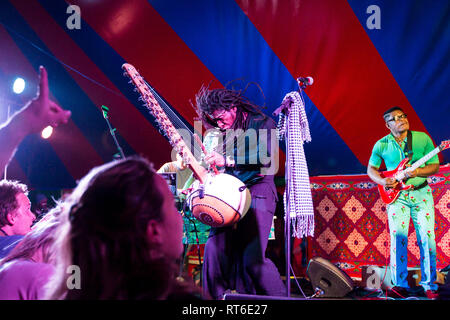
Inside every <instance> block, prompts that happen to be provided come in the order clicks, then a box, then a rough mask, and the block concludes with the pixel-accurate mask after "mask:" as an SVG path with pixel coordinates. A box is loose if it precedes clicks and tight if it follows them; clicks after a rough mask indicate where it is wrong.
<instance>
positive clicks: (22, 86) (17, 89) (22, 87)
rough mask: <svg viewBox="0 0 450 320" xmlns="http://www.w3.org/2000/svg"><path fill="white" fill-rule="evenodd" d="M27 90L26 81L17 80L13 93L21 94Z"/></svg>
mask: <svg viewBox="0 0 450 320" xmlns="http://www.w3.org/2000/svg"><path fill="white" fill-rule="evenodd" d="M23 90H25V80H23V79H22V78H16V80H14V84H13V91H14V93H16V94H21V93H22V92H23Z"/></svg>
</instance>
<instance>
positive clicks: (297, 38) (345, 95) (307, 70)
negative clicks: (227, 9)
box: [236, 0, 426, 165]
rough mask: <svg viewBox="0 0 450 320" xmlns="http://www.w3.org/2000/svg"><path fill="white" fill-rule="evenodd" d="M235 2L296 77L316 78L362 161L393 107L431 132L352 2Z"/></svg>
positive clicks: (322, 103)
mask: <svg viewBox="0 0 450 320" xmlns="http://www.w3.org/2000/svg"><path fill="white" fill-rule="evenodd" d="M236 1H237V3H238V4H239V6H240V7H241V8H242V10H243V11H244V12H245V13H246V15H247V16H248V17H249V19H250V20H251V21H252V23H253V24H254V25H255V26H256V28H257V29H258V30H259V32H260V33H261V34H262V36H263V37H264V38H265V40H266V41H267V43H268V44H269V45H270V47H271V48H272V50H273V51H274V52H275V54H276V55H277V56H278V57H279V58H280V60H281V61H282V62H283V64H284V65H285V66H286V68H287V69H288V70H289V72H290V73H291V75H292V76H293V77H299V76H312V77H313V78H314V79H315V83H314V85H313V86H311V87H310V88H308V89H307V94H308V96H309V97H310V98H311V100H312V101H313V102H314V104H315V106H316V107H317V108H318V109H319V110H320V112H321V113H322V114H323V115H324V116H325V117H326V118H327V120H328V121H329V122H330V124H331V125H332V126H333V128H334V129H335V130H336V131H337V133H338V134H339V135H340V136H341V138H342V139H343V140H344V142H345V143H346V144H347V145H348V146H349V148H350V149H351V150H352V151H353V153H354V154H355V155H356V157H357V158H358V159H359V160H360V161H361V163H362V164H364V165H367V163H368V160H369V157H370V154H371V151H372V146H373V144H374V143H375V141H377V140H378V139H380V138H381V137H382V136H384V135H386V134H388V133H389V131H388V129H387V128H386V127H385V125H384V121H383V119H382V116H381V115H382V113H383V111H385V110H386V109H388V108H389V107H391V106H401V107H402V108H403V109H404V110H405V112H406V113H407V114H408V118H409V121H410V124H411V129H412V130H418V131H424V132H426V128H425V126H424V125H423V123H422V122H421V120H420V119H419V117H418V116H417V114H416V112H415V111H414V109H413V108H412V106H411V105H410V103H409V102H408V100H407V98H406V96H405V95H404V93H403V92H402V90H401V88H400V87H399V85H398V84H397V82H396V81H395V79H394V77H393V76H392V74H391V72H390V71H389V69H388V68H387V66H386V65H385V63H384V62H383V60H382V58H381V57H380V55H379V54H378V52H377V50H376V48H375V46H374V45H373V44H372V42H371V41H370V38H369V37H368V35H367V34H366V31H365V30H364V28H363V27H362V26H361V24H360V23H359V21H358V19H357V17H356V16H355V14H354V13H353V11H352V9H351V7H350V6H349V5H348V3H347V1H345V0H323V1H296V0H287V1H260V2H258V4H257V5H254V2H252V1H248V0H236ZM368 32H376V31H368ZM330 143H332V142H330ZM324 150H326V146H324Z"/></svg>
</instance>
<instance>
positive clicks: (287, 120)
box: [277, 91, 314, 238]
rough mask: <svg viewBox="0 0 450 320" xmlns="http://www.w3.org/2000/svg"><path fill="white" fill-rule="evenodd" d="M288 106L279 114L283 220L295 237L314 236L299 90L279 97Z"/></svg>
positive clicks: (304, 119)
mask: <svg viewBox="0 0 450 320" xmlns="http://www.w3.org/2000/svg"><path fill="white" fill-rule="evenodd" d="M283 104H286V105H288V106H289V105H290V107H288V108H285V109H284V110H283V112H281V113H280V114H279V119H278V126H277V135H278V139H280V140H283V139H285V140H286V170H285V172H286V173H285V178H286V188H285V192H284V196H283V201H284V208H285V209H284V210H285V219H286V217H289V219H290V221H291V223H292V234H293V236H294V237H296V238H302V237H304V236H313V235H314V207H313V201H312V196H311V187H310V182H309V173H308V165H307V163H306V158H305V152H304V150H303V143H304V142H305V141H306V142H310V141H311V134H310V132H309V125H308V119H307V117H306V112H305V103H304V101H303V99H302V97H301V96H300V94H299V92H297V91H293V92H290V93H288V94H286V96H285V97H284V99H283V102H282V105H283Z"/></svg>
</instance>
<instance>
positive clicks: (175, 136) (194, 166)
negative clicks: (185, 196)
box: [122, 63, 205, 183]
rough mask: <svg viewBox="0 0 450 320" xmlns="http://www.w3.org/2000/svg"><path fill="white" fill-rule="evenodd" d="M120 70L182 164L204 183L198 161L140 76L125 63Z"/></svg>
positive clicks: (202, 172) (203, 172) (202, 169)
mask: <svg viewBox="0 0 450 320" xmlns="http://www.w3.org/2000/svg"><path fill="white" fill-rule="evenodd" d="M122 68H123V69H124V70H125V71H126V73H127V75H128V76H129V77H130V79H131V81H132V82H133V84H134V85H135V86H136V89H137V90H138V91H139V93H140V95H141V97H142V99H143V100H144V102H145V106H146V107H147V109H148V110H149V111H150V113H151V114H152V115H153V116H154V117H155V119H156V121H157V122H158V124H159V126H160V128H161V130H162V131H163V132H164V133H165V134H166V136H167V138H168V139H169V142H170V144H171V146H172V147H173V148H174V149H175V150H176V152H177V153H178V154H179V155H180V156H181V158H182V159H183V162H184V163H185V164H186V165H188V166H189V168H190V169H191V170H192V172H193V173H194V176H195V177H196V178H197V179H198V180H200V182H201V183H204V180H205V169H204V168H203V167H202V166H201V165H200V164H199V163H198V161H197V160H196V159H195V157H194V156H193V154H192V152H191V151H190V149H189V148H188V146H187V145H186V143H185V142H184V140H183V138H182V137H181V135H180V134H179V133H178V131H177V129H176V128H175V127H174V126H173V124H172V122H171V121H170V120H169V118H168V117H167V115H166V113H165V112H164V111H163V109H162V108H161V106H160V105H159V103H158V101H157V100H156V98H155V96H154V95H153V93H152V92H151V91H150V90H149V88H148V87H147V85H146V84H145V82H144V80H143V78H142V77H141V75H140V74H139V73H138V72H137V71H136V69H135V68H134V67H133V66H132V65H130V64H127V63H125V64H124V65H123V66H122Z"/></svg>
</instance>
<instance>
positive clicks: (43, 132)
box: [41, 126, 53, 139]
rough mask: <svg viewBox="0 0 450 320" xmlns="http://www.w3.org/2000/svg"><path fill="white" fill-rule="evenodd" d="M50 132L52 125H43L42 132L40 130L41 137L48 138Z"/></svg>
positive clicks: (51, 131)
mask: <svg viewBox="0 0 450 320" xmlns="http://www.w3.org/2000/svg"><path fill="white" fill-rule="evenodd" d="M52 133H53V127H52V126H48V127H45V128H44V130H42V132H41V137H42V138H43V139H48V138H50V136H51V135H52Z"/></svg>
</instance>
